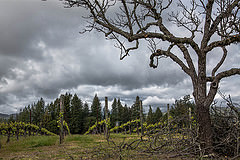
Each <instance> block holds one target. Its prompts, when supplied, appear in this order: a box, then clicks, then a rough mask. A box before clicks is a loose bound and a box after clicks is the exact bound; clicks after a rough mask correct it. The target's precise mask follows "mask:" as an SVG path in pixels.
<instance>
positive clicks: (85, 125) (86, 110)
mask: <svg viewBox="0 0 240 160" xmlns="http://www.w3.org/2000/svg"><path fill="white" fill-rule="evenodd" d="M88 117H89V107H88V103H87V102H85V103H84V105H83V131H82V133H85V132H86V131H87V130H88V128H89V127H90V126H88V124H89V123H88Z"/></svg>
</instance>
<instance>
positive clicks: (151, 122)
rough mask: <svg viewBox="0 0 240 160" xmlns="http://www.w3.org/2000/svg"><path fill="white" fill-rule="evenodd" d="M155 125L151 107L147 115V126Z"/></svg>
mask: <svg viewBox="0 0 240 160" xmlns="http://www.w3.org/2000/svg"><path fill="white" fill-rule="evenodd" d="M153 123H154V115H153V112H152V107H151V106H149V110H148V115H147V124H153Z"/></svg>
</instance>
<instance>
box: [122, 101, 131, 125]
mask: <svg viewBox="0 0 240 160" xmlns="http://www.w3.org/2000/svg"><path fill="white" fill-rule="evenodd" d="M130 120H131V112H130V108H128V107H127V105H126V104H125V106H124V107H123V112H122V124H124V123H127V122H128V121H130Z"/></svg>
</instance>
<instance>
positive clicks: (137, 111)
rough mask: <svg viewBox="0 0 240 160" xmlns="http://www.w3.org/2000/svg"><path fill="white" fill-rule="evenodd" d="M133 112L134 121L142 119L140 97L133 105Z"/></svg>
mask: <svg viewBox="0 0 240 160" xmlns="http://www.w3.org/2000/svg"><path fill="white" fill-rule="evenodd" d="M131 110H132V120H135V119H140V98H139V96H137V97H136V101H135V103H134V104H133V106H132V108H131Z"/></svg>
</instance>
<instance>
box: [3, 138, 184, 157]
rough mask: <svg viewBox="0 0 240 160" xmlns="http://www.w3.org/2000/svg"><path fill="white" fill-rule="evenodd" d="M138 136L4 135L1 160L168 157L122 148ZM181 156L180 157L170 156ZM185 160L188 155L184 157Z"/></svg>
mask: <svg viewBox="0 0 240 160" xmlns="http://www.w3.org/2000/svg"><path fill="white" fill-rule="evenodd" d="M139 138H140V137H139V136H137V135H136V134H135V135H127V136H126V135H123V134H111V139H112V140H113V142H112V143H108V142H107V141H106V139H105V138H104V136H103V135H71V136H67V137H65V140H64V143H63V144H61V145H60V144H59V137H58V136H34V137H33V136H31V137H26V138H24V137H21V138H20V139H19V140H18V141H17V140H15V138H11V141H10V143H8V144H6V137H1V142H2V148H1V150H0V160H1V159H9V160H10V159H11V160H17V159H21V160H30V159H42V160H48V159H58V160H60V159H76V160H78V159H97V160H98V159H109V160H111V159H114V160H117V159H134V160H138V159H139V160H140V159H143V160H145V159H149V160H150V159H151V160H152V159H169V158H168V156H169V155H159V154H154V155H153V154H147V153H142V152H138V151H137V150H130V149H126V147H125V149H123V140H124V142H128V143H131V142H133V141H135V140H137V139H139ZM174 159H182V158H174ZM186 159H188V158H186Z"/></svg>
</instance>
